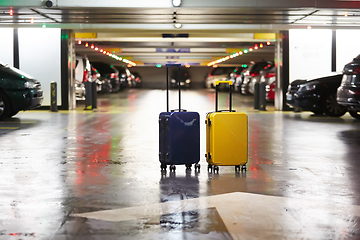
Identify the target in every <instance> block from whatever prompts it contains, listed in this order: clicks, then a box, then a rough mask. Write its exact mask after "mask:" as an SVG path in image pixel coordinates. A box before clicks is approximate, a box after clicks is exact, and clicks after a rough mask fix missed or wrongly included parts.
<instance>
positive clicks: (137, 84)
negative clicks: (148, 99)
mask: <svg viewBox="0 0 360 240" xmlns="http://www.w3.org/2000/svg"><path fill="white" fill-rule="evenodd" d="M132 74H133V75H134V81H133V83H132V87H135V88H140V87H141V84H142V78H141V75H140V74H139V73H138V72H133V73H132Z"/></svg>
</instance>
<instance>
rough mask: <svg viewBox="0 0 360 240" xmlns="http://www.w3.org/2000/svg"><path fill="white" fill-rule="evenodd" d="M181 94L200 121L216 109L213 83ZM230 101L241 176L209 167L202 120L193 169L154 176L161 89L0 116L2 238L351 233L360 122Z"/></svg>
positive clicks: (357, 230) (359, 180) (359, 199)
mask: <svg viewBox="0 0 360 240" xmlns="http://www.w3.org/2000/svg"><path fill="white" fill-rule="evenodd" d="M170 96H171V103H170V106H171V108H177V99H178V98H177V92H176V91H173V92H171V94H170ZM182 96H183V101H182V108H185V109H187V110H192V111H198V112H199V113H200V117H201V119H200V120H201V122H204V121H205V114H206V112H209V111H212V110H213V108H214V92H213V91H212V90H201V91H184V92H183V95H182ZM233 102H234V108H235V109H236V110H237V111H243V112H246V113H247V114H248V119H249V163H248V171H247V172H246V173H240V174H235V170H234V167H220V171H219V174H212V173H208V172H207V163H206V160H205V157H203V156H204V154H205V123H204V124H203V125H202V126H201V156H202V158H201V159H200V164H201V170H200V173H195V171H194V169H193V170H192V171H186V170H185V166H178V167H177V169H176V173H170V172H169V171H167V173H166V174H161V171H160V163H159V160H158V115H159V113H160V112H162V111H164V110H166V105H165V91H162V90H135V89H130V90H128V91H124V92H121V93H118V94H113V95H108V96H100V97H99V99H98V109H97V110H94V111H84V110H82V109H83V107H81V106H79V107H78V109H76V110H71V111H60V112H58V113H51V112H48V111H29V112H23V113H19V114H18V115H16V117H15V118H13V119H10V120H7V121H3V122H0V168H1V173H0V239H1V240H2V239H6V240H7V239H56V240H63V239H64V240H65V239H76V240H77V239H86V240H89V239H90V240H92V239H110V240H112V239H172V240H177V239H360V227H359V224H360V218H359V217H360V157H359V156H360V121H356V120H354V119H353V118H351V117H350V115H348V114H346V115H345V116H343V117H341V118H329V117H317V116H312V114H311V113H309V112H303V113H293V112H275V111H274V107H268V110H267V111H265V112H259V111H256V110H253V103H252V98H251V97H244V96H240V95H238V94H236V95H234V96H233ZM226 103H227V95H226V93H221V94H220V105H221V108H225V107H226Z"/></svg>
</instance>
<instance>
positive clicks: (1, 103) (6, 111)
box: [0, 92, 11, 120]
mask: <svg viewBox="0 0 360 240" xmlns="http://www.w3.org/2000/svg"><path fill="white" fill-rule="evenodd" d="M10 111H11V109H10V101H9V100H8V98H7V97H6V95H5V94H4V93H2V92H0V120H3V119H5V118H7V117H9V115H10Z"/></svg>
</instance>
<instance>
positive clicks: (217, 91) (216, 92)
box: [215, 81, 233, 112]
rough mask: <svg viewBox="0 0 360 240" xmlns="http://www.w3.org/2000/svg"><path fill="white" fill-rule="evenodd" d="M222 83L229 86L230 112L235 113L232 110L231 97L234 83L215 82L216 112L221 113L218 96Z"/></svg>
mask: <svg viewBox="0 0 360 240" xmlns="http://www.w3.org/2000/svg"><path fill="white" fill-rule="evenodd" d="M220 83H227V84H229V112H233V111H232V110H231V107H232V97H231V93H232V87H233V81H215V90H216V91H215V112H219V110H218V105H219V103H218V101H219V100H218V97H219V96H218V95H219V84H220Z"/></svg>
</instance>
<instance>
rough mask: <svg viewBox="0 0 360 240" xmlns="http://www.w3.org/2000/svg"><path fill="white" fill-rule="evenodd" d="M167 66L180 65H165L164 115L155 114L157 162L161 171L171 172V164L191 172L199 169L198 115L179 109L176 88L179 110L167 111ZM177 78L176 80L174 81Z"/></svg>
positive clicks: (172, 168)
mask: <svg viewBox="0 0 360 240" xmlns="http://www.w3.org/2000/svg"><path fill="white" fill-rule="evenodd" d="M170 66H175V67H178V69H179V71H180V67H181V65H180V64H166V76H167V77H166V103H167V104H166V110H167V111H166V112H162V113H160V115H159V160H160V163H161V166H160V167H161V170H166V167H167V165H170V171H175V169H176V167H175V165H185V166H186V169H187V170H189V169H191V165H192V164H195V170H200V164H198V162H199V161H200V123H199V120H200V116H199V113H197V112H187V111H186V110H182V109H181V90H180V81H179V82H178V86H179V109H175V110H171V111H169V77H168V69H169V67H170ZM178 79H180V78H178Z"/></svg>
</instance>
